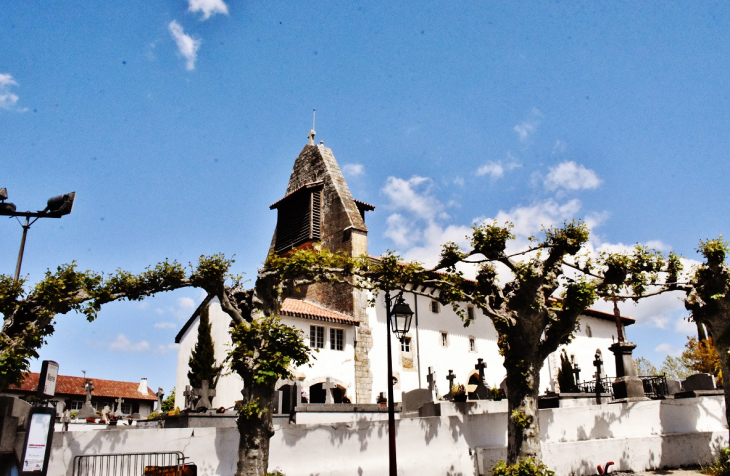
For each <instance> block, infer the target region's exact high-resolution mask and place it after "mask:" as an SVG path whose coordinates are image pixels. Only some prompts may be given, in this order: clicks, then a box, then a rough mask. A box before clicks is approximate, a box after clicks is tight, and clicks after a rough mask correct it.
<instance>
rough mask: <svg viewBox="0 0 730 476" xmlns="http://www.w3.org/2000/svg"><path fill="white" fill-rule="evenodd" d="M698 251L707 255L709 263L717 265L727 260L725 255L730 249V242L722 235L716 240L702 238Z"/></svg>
mask: <svg viewBox="0 0 730 476" xmlns="http://www.w3.org/2000/svg"><path fill="white" fill-rule="evenodd" d="M697 251H698V252H699V253H701V254H702V256H704V257H705V260H707V264H708V265H717V264H720V263H724V262H725V257H726V256H727V254H728V251H730V243H728V242H727V241H725V240H724V239H723V238H722V235H720V237H719V238H716V239H714V240H700V246H699V248H698V249H697Z"/></svg>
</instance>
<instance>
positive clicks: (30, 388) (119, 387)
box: [8, 373, 157, 400]
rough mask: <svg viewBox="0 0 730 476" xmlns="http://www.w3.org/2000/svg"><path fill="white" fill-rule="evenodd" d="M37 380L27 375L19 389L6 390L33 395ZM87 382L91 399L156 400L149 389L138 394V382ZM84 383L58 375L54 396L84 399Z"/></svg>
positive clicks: (102, 380)
mask: <svg viewBox="0 0 730 476" xmlns="http://www.w3.org/2000/svg"><path fill="white" fill-rule="evenodd" d="M38 378H39V374H37V373H28V374H26V377H25V379H24V380H23V383H22V384H21V385H20V388H18V387H16V386H11V387H10V388H9V389H8V390H10V391H18V390H19V391H21V392H33V393H35V391H36V389H37V388H38ZM89 380H91V383H92V384H93V385H94V390H93V391H92V392H91V396H92V397H109V398H118V397H122V398H124V399H125V400H157V396H156V395H155V392H153V391H152V389H151V388H149V387H147V395H143V394H141V393H139V391H138V389H139V383H138V382H119V381H116V380H104V379H100V378H90V379H89ZM84 383H86V378H84V377H70V376H68V375H59V376H58V380H57V381H56V395H76V396H80V397H84V396H86V390H84Z"/></svg>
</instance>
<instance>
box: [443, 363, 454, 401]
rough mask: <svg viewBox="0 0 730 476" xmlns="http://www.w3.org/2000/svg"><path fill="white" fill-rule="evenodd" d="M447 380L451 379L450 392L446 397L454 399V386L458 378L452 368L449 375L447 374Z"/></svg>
mask: <svg viewBox="0 0 730 476" xmlns="http://www.w3.org/2000/svg"><path fill="white" fill-rule="evenodd" d="M446 380H448V381H449V393H447V394H446V395H445V397H446V398H448V399H449V400H451V399H453V398H454V397H453V388H454V380H456V374H454V372H453V370H452V369H449V375H447V376H446Z"/></svg>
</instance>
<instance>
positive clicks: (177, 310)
mask: <svg viewBox="0 0 730 476" xmlns="http://www.w3.org/2000/svg"><path fill="white" fill-rule="evenodd" d="M201 301H202V298H201ZM195 307H196V304H195V301H194V300H193V299H192V298H189V297H181V298H178V299H177V306H170V307H158V308H155V312H156V313H157V314H158V315H160V316H164V315H166V314H171V315H173V316H175V317H177V318H178V319H187V318H188V317H190V316H191V315H192V313H193V311H194V310H195Z"/></svg>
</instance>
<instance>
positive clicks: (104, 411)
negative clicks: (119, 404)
mask: <svg viewBox="0 0 730 476" xmlns="http://www.w3.org/2000/svg"><path fill="white" fill-rule="evenodd" d="M111 412H112V409H111V408H109V405H104V408H103V409H102V410H101V418H102V420H104V421H105V422H106V423H109V414H110V413H111Z"/></svg>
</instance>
